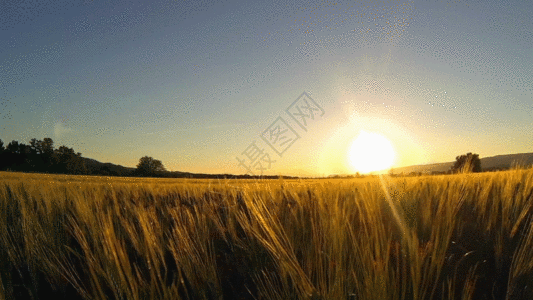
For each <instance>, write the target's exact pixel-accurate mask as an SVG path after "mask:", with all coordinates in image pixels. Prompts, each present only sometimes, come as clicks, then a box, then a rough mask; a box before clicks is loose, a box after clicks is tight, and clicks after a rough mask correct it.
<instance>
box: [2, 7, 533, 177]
mask: <svg viewBox="0 0 533 300" xmlns="http://www.w3.org/2000/svg"><path fill="white" fill-rule="evenodd" d="M287 3H290V4H287ZM532 15H533V2H532V1H522V0H520V1H515V0H506V1H501V0H497V1H495V0H477V1H468V0H467V1H464V0H463V1H448V0H443V1H422V0H411V1H277V0H274V1H240V2H238V1H220V2H211V1H196V0H195V1H174V0H153V1H120V0H119V1H71V0H68V1H62V0H55V1H45V0H43V1H25V0H18V1H11V0H7V1H1V2H0V139H2V140H3V141H4V143H6V144H7V143H8V142H10V141H11V140H18V141H20V142H25V143H28V141H29V140H30V139H31V138H37V139H42V138H44V137H51V138H52V139H53V140H54V142H55V145H56V147H57V146H60V145H66V146H68V147H72V148H74V150H76V151H77V152H81V153H82V155H83V156H84V157H89V158H94V159H96V160H99V161H102V162H112V163H116V164H121V165H124V166H131V167H134V166H135V165H136V164H137V163H138V161H139V158H140V157H142V156H145V155H148V156H152V157H154V158H156V159H159V160H161V161H162V162H163V164H164V165H165V166H166V167H167V169H169V170H173V171H178V170H179V171H187V172H198V173H200V172H201V173H234V174H244V173H246V170H245V169H244V168H243V167H242V166H240V165H239V162H238V160H237V158H239V159H242V160H243V161H244V160H245V159H246V157H247V156H248V155H247V154H250V152H246V150H247V149H248V150H250V149H251V148H249V146H250V145H251V144H252V142H254V141H255V145H257V146H258V147H259V149H263V150H264V152H265V153H269V155H270V159H271V161H275V162H272V163H271V164H270V168H269V169H265V171H264V172H263V174H285V175H308V176H321V175H329V174H336V173H350V172H353V169H351V168H350V167H349V164H348V163H347V162H348V155H347V151H348V150H349V147H350V145H351V143H352V141H353V140H354V139H355V138H356V137H357V136H358V135H359V134H360V133H361V130H363V131H365V132H371V133H376V134H379V135H381V136H383V137H385V138H386V139H388V140H389V141H390V142H391V144H392V145H393V147H394V150H395V152H396V155H395V158H394V166H395V167H400V166H407V165H413V164H424V163H434V162H446V161H453V160H454V159H455V157H456V156H457V155H460V154H465V153H467V152H474V153H478V154H480V157H481V158H483V157H486V156H492V155H498V154H509V153H522V152H533V121H532V119H533V118H532V117H533V18H532V17H531V16H532ZM303 92H307V94H308V95H309V97H310V99H312V100H314V101H315V102H316V104H317V106H314V105H311V104H310V106H309V107H313V108H316V109H317V110H315V111H313V112H314V114H313V117H314V119H313V120H311V119H310V118H307V123H306V124H305V126H304V128H305V129H304V128H302V127H300V126H299V125H298V124H297V122H296V121H295V119H292V118H291V116H290V112H291V109H290V108H289V107H290V106H291V104H293V103H294V102H295V101H296V103H295V104H294V105H293V106H292V112H294V111H297V109H298V108H300V109H301V108H302V106H301V104H302V103H304V102H302V101H303V100H302V99H300V100H299V101H297V99H298V97H299V96H300V95H302V93H303ZM308 103H311V102H309V101H308ZM318 108H320V109H321V110H320V109H318ZM287 109H288V111H287ZM293 116H294V115H293ZM308 116H311V115H310V114H308ZM278 117H281V120H283V121H285V122H286V123H283V122H281V121H279V120H278ZM304 119H305V117H301V120H300V121H302V122H303V120H304ZM276 120H278V121H276ZM296 120H298V117H297V118H296ZM275 122H277V123H275ZM280 122H281V123H280ZM280 124H282V125H283V124H285V125H286V127H287V128H288V127H290V128H292V130H294V131H290V130H289V131H287V132H289V133H291V134H292V137H293V138H294V137H296V136H298V137H299V138H298V139H293V143H292V144H290V147H288V148H287V145H289V143H286V144H285V146H284V147H285V151H284V152H282V155H281V156H280V155H279V154H277V153H276V152H275V150H274V149H273V148H271V147H270V146H269V145H268V144H267V141H268V139H262V138H261V135H262V134H263V132H265V130H268V129H269V128H270V129H272V128H275V126H277V125H280ZM279 128H282V129H283V126H282V127H279ZM287 128H285V129H287ZM267 132H268V131H267ZM287 132H286V133H287ZM270 138H272V136H270ZM288 140H290V137H286V139H285V141H288ZM278 144H279V141H278ZM274 148H275V147H274ZM278 150H279V149H278ZM263 163H264V164H266V163H265V160H263ZM264 167H265V168H266V166H264Z"/></svg>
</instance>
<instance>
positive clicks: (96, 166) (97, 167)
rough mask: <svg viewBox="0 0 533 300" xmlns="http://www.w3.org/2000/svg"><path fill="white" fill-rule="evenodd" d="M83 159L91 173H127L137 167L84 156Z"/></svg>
mask: <svg viewBox="0 0 533 300" xmlns="http://www.w3.org/2000/svg"><path fill="white" fill-rule="evenodd" d="M82 159H83V160H84V161H85V166H86V167H87V171H88V172H89V173H91V174H102V173H103V174H105V175H126V174H129V173H131V172H133V171H134V170H135V168H129V167H124V166H121V165H115V164H112V163H102V162H99V161H97V160H95V159H92V158H86V157H82ZM106 173H107V174H106Z"/></svg>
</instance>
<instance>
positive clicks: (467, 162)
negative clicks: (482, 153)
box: [450, 152, 481, 173]
mask: <svg viewBox="0 0 533 300" xmlns="http://www.w3.org/2000/svg"><path fill="white" fill-rule="evenodd" d="M450 171H451V172H452V173H470V172H481V160H480V159H479V154H472V153H471V152H469V153H467V154H466V155H461V156H457V157H456V158H455V163H454V165H453V166H452V167H451V169H450Z"/></svg>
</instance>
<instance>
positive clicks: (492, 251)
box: [0, 169, 533, 299]
mask: <svg viewBox="0 0 533 300" xmlns="http://www.w3.org/2000/svg"><path fill="white" fill-rule="evenodd" d="M0 215H1V216H0V272H1V273H0V280H1V281H0V299H48V298H50V299H533V291H532V288H533V251H532V250H531V249H533V232H532V230H531V228H532V226H533V223H532V215H533V169H529V170H512V171H505V172H496V173H476V174H461V175H443V176H420V177H387V176H384V177H381V178H356V179H349V180H343V179H315V180H282V179H280V180H262V181H261V180H259V181H258V180H220V181H217V180H198V179H140V178H117V177H91V176H60V175H43V174H22V173H8V172H0Z"/></svg>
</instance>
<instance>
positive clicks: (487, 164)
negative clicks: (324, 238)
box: [83, 153, 533, 179]
mask: <svg viewBox="0 0 533 300" xmlns="http://www.w3.org/2000/svg"><path fill="white" fill-rule="evenodd" d="M83 159H84V160H85V164H86V166H87V169H88V171H89V173H92V174H103V175H115V176H128V175H131V174H132V172H134V171H135V168H131V167H124V166H121V165H115V164H112V163H102V162H99V161H97V160H94V159H91V158H83ZM453 164H454V162H445V163H435V164H427V165H414V166H408V167H401V168H394V170H393V171H394V174H401V173H404V174H409V173H413V172H414V173H419V172H420V173H426V174H427V173H433V172H446V171H448V170H450V168H451V167H452V166H453ZM516 165H520V166H531V165H533V153H518V154H506V155H497V156H491V157H484V158H481V168H482V169H483V171H490V170H506V169H509V168H512V167H514V166H516ZM161 175H162V176H161V177H172V178H256V177H258V176H250V175H232V174H200V173H189V172H179V171H173V172H164V173H163V174H161ZM336 176H340V175H336ZM278 177H279V176H263V178H278ZM283 177H284V178H288V179H291V178H292V179H294V178H298V177H292V176H283ZM331 177H334V176H333V175H331ZM341 177H342V176H341Z"/></svg>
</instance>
